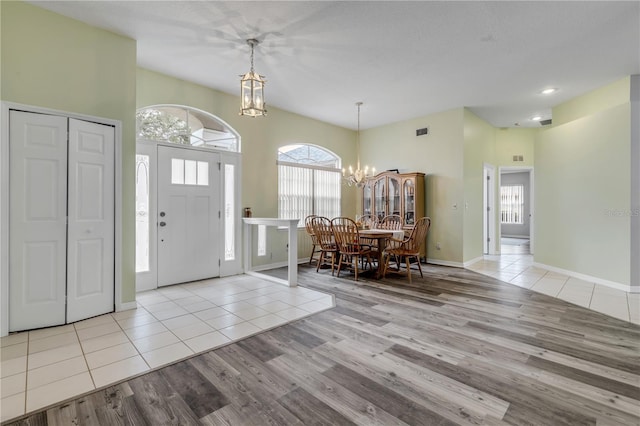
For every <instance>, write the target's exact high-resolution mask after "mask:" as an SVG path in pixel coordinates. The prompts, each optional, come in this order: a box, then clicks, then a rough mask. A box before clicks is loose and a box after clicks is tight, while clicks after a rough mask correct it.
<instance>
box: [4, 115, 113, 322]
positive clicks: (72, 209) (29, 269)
mask: <svg viewBox="0 0 640 426" xmlns="http://www.w3.org/2000/svg"><path fill="white" fill-rule="evenodd" d="M9 114H10V117H9V150H10V152H9V157H10V165H9V169H10V171H9V176H10V184H9V194H10V195H9V197H10V218H9V247H10V251H9V303H10V304H9V331H19V330H28V329H34V328H39V327H48V326H53V325H60V324H65V323H69V322H74V321H78V320H81V319H85V318H89V317H92V316H95V315H100V314H103V313H106V312H112V311H113V310H114V290H115V287H114V276H115V273H114V267H115V257H114V244H115V236H114V223H115V221H114V218H115V211H114V203H115V202H114V198H115V194H114V192H115V186H114V173H115V169H114V167H115V159H114V150H115V134H114V128H113V127H111V126H105V125H101V124H96V123H91V122H86V121H80V120H75V119H69V118H67V117H63V116H56V115H47V114H36V113H28V112H22V111H10V113H9Z"/></svg>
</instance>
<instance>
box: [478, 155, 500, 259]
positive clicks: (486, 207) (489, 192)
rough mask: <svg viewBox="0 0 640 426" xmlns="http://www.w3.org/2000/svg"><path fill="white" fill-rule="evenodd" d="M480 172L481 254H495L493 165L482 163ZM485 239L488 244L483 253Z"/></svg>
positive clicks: (496, 236)
mask: <svg viewBox="0 0 640 426" xmlns="http://www.w3.org/2000/svg"><path fill="white" fill-rule="evenodd" d="M482 170H483V172H482V185H483V188H482V195H483V196H482V200H483V203H482V209H483V211H482V219H483V220H482V229H483V233H482V238H483V240H482V254H496V253H497V246H496V240H498V239H499V238H500V237H499V236H498V234H497V233H496V196H495V194H496V168H495V166H494V165H493V164H489V163H484V165H483V169H482ZM487 178H489V184H487ZM487 239H488V240H489V244H488V249H487V252H486V253H485V248H487Z"/></svg>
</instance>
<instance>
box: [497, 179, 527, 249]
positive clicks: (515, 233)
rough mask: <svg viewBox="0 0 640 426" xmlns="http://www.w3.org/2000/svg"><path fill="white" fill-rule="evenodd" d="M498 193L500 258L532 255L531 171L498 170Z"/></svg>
mask: <svg viewBox="0 0 640 426" xmlns="http://www.w3.org/2000/svg"><path fill="white" fill-rule="evenodd" d="M499 193H500V203H499V209H500V210H499V211H500V214H499V236H500V254H501V255H510V254H513V255H529V254H533V248H534V239H533V236H534V233H533V230H534V229H533V227H534V214H533V213H534V192H533V168H532V167H501V168H500V180H499Z"/></svg>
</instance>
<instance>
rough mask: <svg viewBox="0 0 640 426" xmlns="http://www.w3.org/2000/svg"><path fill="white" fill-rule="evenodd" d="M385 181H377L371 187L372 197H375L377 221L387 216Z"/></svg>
mask: <svg viewBox="0 0 640 426" xmlns="http://www.w3.org/2000/svg"><path fill="white" fill-rule="evenodd" d="M385 182H386V180H385V179H384V178H383V179H378V180H377V181H376V183H375V185H374V187H373V193H374V197H375V201H374V202H375V205H374V208H375V215H376V217H377V218H378V220H381V219H382V218H383V217H385V216H386V215H387V209H386V207H387V206H386V204H387V203H386V192H387V191H386V187H385V186H386V185H385Z"/></svg>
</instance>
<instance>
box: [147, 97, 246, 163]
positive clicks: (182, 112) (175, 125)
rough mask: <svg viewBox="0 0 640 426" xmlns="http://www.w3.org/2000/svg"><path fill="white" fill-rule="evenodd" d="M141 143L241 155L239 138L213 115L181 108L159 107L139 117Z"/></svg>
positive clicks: (171, 106)
mask: <svg viewBox="0 0 640 426" xmlns="http://www.w3.org/2000/svg"><path fill="white" fill-rule="evenodd" d="M136 131H137V137H138V139H146V140H152V141H156V142H170V143H175V144H180V145H190V146H197V147H201V148H211V149H217V150H223V151H232V152H240V144H239V138H238V136H237V135H236V134H235V132H233V131H232V130H231V128H230V127H229V126H228V125H227V124H226V123H224V122H222V121H221V120H218V119H215V118H214V117H212V116H211V114H209V113H206V112H204V111H200V110H198V109H195V108H189V107H182V106H178V105H156V106H152V107H149V108H144V109H140V110H138V112H137V113H136Z"/></svg>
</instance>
